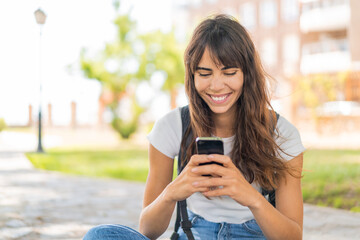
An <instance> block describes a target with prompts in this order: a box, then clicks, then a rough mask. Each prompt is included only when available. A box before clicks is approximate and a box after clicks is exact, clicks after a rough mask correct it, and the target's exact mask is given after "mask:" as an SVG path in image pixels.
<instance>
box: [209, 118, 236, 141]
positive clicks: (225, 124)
mask: <svg viewBox="0 0 360 240" xmlns="http://www.w3.org/2000/svg"><path fill="white" fill-rule="evenodd" d="M213 119H214V124H215V133H214V134H215V136H217V137H222V138H227V137H231V136H233V135H234V133H235V131H234V125H235V113H234V114H228V113H224V114H214V115H213Z"/></svg>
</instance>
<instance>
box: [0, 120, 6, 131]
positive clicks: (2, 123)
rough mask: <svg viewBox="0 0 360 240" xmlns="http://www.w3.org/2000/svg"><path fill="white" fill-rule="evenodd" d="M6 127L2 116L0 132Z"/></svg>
mask: <svg viewBox="0 0 360 240" xmlns="http://www.w3.org/2000/svg"><path fill="white" fill-rule="evenodd" d="M5 128H6V123H5V120H4V119H3V118H0V132H1V131H2V130H4V129H5Z"/></svg>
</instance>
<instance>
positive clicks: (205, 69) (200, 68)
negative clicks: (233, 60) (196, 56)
mask: <svg viewBox="0 0 360 240" xmlns="http://www.w3.org/2000/svg"><path fill="white" fill-rule="evenodd" d="M230 68H237V67H235V66H229V67H223V68H222V69H221V70H226V69H230ZM195 70H196V71H197V70H204V71H212V69H211V68H204V67H196V69H195Z"/></svg>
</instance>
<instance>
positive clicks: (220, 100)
mask: <svg viewBox="0 0 360 240" xmlns="http://www.w3.org/2000/svg"><path fill="white" fill-rule="evenodd" d="M207 95H208V96H209V98H210V99H211V100H212V102H214V103H217V104H219V103H223V102H226V100H227V99H228V98H229V96H230V95H231V93H227V94H221V95H212V94H207Z"/></svg>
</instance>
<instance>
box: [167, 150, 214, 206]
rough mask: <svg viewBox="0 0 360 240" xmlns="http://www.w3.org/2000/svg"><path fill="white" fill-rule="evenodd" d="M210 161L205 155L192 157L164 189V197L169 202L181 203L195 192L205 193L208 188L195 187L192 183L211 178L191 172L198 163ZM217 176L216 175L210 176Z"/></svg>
mask: <svg viewBox="0 0 360 240" xmlns="http://www.w3.org/2000/svg"><path fill="white" fill-rule="evenodd" d="M210 161H211V160H210V159H209V158H208V157H207V155H193V156H192V157H191V158H190V161H189V162H188V164H187V165H186V167H185V168H184V169H183V170H182V172H181V173H180V175H179V176H178V177H177V178H176V179H175V180H174V181H172V182H171V183H170V184H169V185H168V186H167V189H166V196H167V198H168V199H169V200H170V201H181V200H184V199H186V198H188V197H190V196H191V195H192V194H193V193H195V192H206V191H208V190H209V189H208V187H207V186H204V187H200V186H196V185H195V184H194V183H196V182H203V181H205V180H210V179H211V177H208V176H203V175H204V174H202V173H201V172H195V171H193V169H194V168H197V167H199V164H200V163H207V162H210ZM211 175H212V176H217V175H216V174H211Z"/></svg>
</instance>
